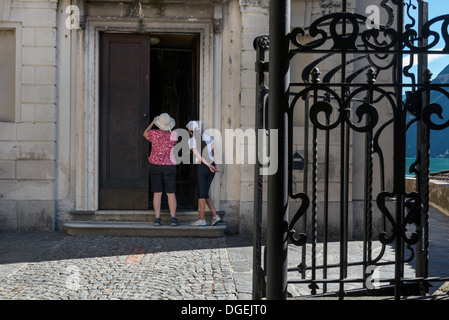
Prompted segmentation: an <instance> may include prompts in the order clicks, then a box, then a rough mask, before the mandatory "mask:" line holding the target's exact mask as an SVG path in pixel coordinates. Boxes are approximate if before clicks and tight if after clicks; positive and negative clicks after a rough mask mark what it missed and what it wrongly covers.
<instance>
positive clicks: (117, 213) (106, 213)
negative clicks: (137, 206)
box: [70, 210, 226, 223]
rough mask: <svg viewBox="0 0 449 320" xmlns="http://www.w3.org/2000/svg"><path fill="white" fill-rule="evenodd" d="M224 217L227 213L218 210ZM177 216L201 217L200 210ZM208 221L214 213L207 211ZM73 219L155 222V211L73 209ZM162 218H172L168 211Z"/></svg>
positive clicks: (191, 219) (162, 212)
mask: <svg viewBox="0 0 449 320" xmlns="http://www.w3.org/2000/svg"><path fill="white" fill-rule="evenodd" d="M217 213H218V214H219V215H220V217H221V218H222V219H223V218H224V216H225V215H226V213H225V212H224V211H218V212H217ZM176 216H177V217H178V219H179V220H181V221H183V222H186V223H187V222H191V221H194V220H196V219H198V218H199V213H198V211H178V212H176ZM205 216H206V221H208V222H209V221H210V219H211V218H212V213H211V212H210V211H206V212H205ZM70 217H71V221H119V222H153V220H154V211H150V210H98V211H72V212H70ZM161 218H162V220H164V219H165V220H170V213H169V212H168V211H161Z"/></svg>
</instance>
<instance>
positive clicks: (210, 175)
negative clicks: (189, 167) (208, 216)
mask: <svg viewBox="0 0 449 320" xmlns="http://www.w3.org/2000/svg"><path fill="white" fill-rule="evenodd" d="M213 165H214V164H213ZM214 176H215V172H211V171H210V169H209V168H208V167H207V166H206V165H205V164H203V163H201V164H199V165H198V167H197V171H196V178H197V179H196V181H197V187H198V198H199V199H208V198H209V188H210V185H211V183H212V180H214Z"/></svg>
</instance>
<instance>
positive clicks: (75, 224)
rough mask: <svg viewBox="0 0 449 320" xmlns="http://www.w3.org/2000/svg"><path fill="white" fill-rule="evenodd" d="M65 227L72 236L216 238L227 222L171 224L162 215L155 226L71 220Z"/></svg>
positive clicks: (145, 223)
mask: <svg viewBox="0 0 449 320" xmlns="http://www.w3.org/2000/svg"><path fill="white" fill-rule="evenodd" d="M178 219H179V218H178ZM64 229H65V232H66V233H67V234H68V235H71V236H120V237H195V238H216V237H222V236H224V232H225V230H226V224H225V223H219V224H217V225H215V226H211V225H207V226H203V227H197V226H191V225H190V222H188V223H186V222H181V223H180V224H179V225H178V226H171V225H170V222H169V219H168V220H164V218H163V217H162V225H161V226H154V225H153V222H151V223H150V222H121V221H70V222H66V223H65V224H64Z"/></svg>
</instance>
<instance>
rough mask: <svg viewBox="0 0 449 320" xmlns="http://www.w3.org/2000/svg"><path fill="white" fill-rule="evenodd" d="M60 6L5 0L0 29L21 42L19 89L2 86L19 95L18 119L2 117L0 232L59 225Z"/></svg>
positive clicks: (16, 82) (16, 83)
mask: <svg viewBox="0 0 449 320" xmlns="http://www.w3.org/2000/svg"><path fill="white" fill-rule="evenodd" d="M56 8H57V1H56V0H54V1H53V0H47V1H15V0H1V1H0V9H1V12H0V31H1V30H13V31H14V36H15V43H16V45H15V58H16V59H15V68H14V69H15V72H14V73H13V74H12V75H11V78H12V80H11V81H12V82H14V84H13V87H14V88H15V92H14V91H12V92H11V91H9V92H7V91H6V89H5V87H4V86H3V87H1V88H0V95H10V96H11V95H14V103H13V108H14V110H13V115H14V117H13V118H10V119H7V120H8V121H4V119H2V121H0V229H1V230H22V231H28V230H53V229H54V221H55V220H54V215H55V210H54V200H53V199H54V196H53V194H54V176H55V139H56V138H55V133H56V124H55V114H56V112H57V111H56V99H57V98H56V65H57V62H56ZM3 58H5V57H3ZM1 59H2V57H0V60H1ZM0 64H1V63H0ZM0 72H1V70H0ZM14 74H15V77H13V76H14ZM0 107H1V108H5V106H4V105H3V106H0Z"/></svg>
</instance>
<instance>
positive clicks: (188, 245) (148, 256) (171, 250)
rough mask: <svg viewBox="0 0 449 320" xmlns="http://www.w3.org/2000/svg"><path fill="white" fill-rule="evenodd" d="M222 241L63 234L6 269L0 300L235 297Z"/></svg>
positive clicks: (220, 239)
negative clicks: (24, 259) (58, 239)
mask: <svg viewBox="0 0 449 320" xmlns="http://www.w3.org/2000/svg"><path fill="white" fill-rule="evenodd" d="M2 236H3V237H5V236H6V237H10V238H15V235H14V234H12V233H9V234H3V235H2ZM10 240H12V241H16V244H17V242H18V241H20V240H19V239H10ZM224 242H225V238H218V239H207V238H202V239H194V238H183V239H179V238H143V237H142V238H133V237H131V238H128V237H126V238H125V237H62V239H61V241H60V242H59V243H58V244H57V245H55V246H54V247H53V248H51V249H50V250H47V251H46V252H43V253H42V254H40V255H39V256H37V257H35V258H34V259H33V261H32V262H27V263H19V264H17V263H16V265H15V268H14V267H12V268H10V270H9V272H4V274H3V277H4V278H3V279H1V280H0V299H152V300H155V299H164V300H171V299H195V300H198V299H220V300H228V299H237V293H236V288H235V285H234V281H233V277H232V272H231V270H232V269H231V266H230V262H229V259H228V255H227V250H226V248H225V243H224ZM28 245H29V246H32V245H33V243H31V244H28ZM23 246H25V247H26V245H25V244H24V245H23ZM5 273H8V274H5ZM31 279H32V281H30V280H31Z"/></svg>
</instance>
